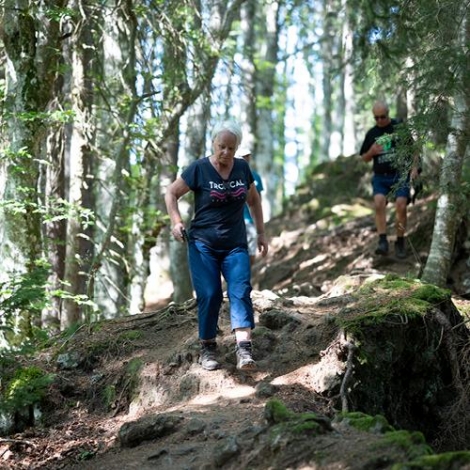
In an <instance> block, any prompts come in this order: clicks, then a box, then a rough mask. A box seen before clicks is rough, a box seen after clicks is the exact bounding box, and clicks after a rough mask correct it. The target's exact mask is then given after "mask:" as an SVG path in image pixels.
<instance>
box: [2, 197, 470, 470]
mask: <svg viewBox="0 0 470 470" xmlns="http://www.w3.org/2000/svg"><path fill="white" fill-rule="evenodd" d="M361 204H362V205H361ZM358 206H360V207H362V209H361V210H360V211H359V208H358ZM369 206H370V202H369V201H366V200H362V201H360V200H355V201H354V203H351V204H349V205H347V206H346V205H345V204H344V203H341V204H338V207H336V206H335V207H336V211H337V214H341V211H349V212H350V211H359V212H361V213H362V215H360V216H359V215H358V216H357V217H354V218H353V219H352V220H349V221H346V222H345V223H339V224H338V223H337V221H333V220H332V219H331V220H325V219H320V220H315V216H314V215H312V213H311V212H310V211H309V210H307V209H306V207H305V206H304V205H302V204H299V205H298V206H296V207H295V210H291V211H290V212H288V213H286V214H285V215H284V216H282V217H280V218H278V219H274V220H272V221H270V222H269V223H268V224H267V231H268V234H269V237H270V242H271V243H270V253H269V255H268V257H267V258H266V259H263V260H258V261H257V263H256V264H255V266H254V273H253V285H254V291H253V294H252V297H253V304H254V307H255V314H256V319H257V327H256V329H255V330H254V341H255V343H254V344H255V358H256V359H257V363H258V366H259V368H258V370H257V371H256V372H254V373H252V374H251V375H248V374H243V373H240V372H239V371H237V370H236V368H235V353H234V338H233V336H232V334H231V332H230V326H229V323H228V314H227V308H228V305H227V301H226V300H225V302H224V305H223V310H222V312H221V321H220V328H221V332H220V336H219V337H218V344H219V356H220V359H221V362H222V365H223V367H222V368H221V369H220V370H217V371H211V372H209V371H205V370H203V369H202V368H201V367H200V366H199V364H198V350H199V345H198V341H197V318H196V306H195V302H194V300H189V301H188V302H186V303H185V304H181V305H172V304H167V305H166V306H165V307H163V308H158V309H154V308H152V306H148V311H147V312H146V313H143V314H141V315H136V316H132V317H124V318H121V319H117V320H113V321H106V322H103V323H102V324H100V325H99V327H96V328H92V329H90V330H88V328H87V327H82V328H81V329H80V330H79V331H77V332H76V333H75V334H74V335H73V336H72V337H70V338H65V339H64V338H58V339H57V342H56V344H54V345H53V347H51V348H50V349H49V350H46V351H44V352H43V353H41V354H40V355H38V356H37V357H36V358H35V362H36V363H37V364H38V365H40V366H41V367H43V368H45V369H46V370H50V371H51V372H52V373H54V374H57V380H56V381H55V383H54V386H53V389H52V390H51V391H50V394H49V396H48V404H49V409H47V410H44V413H45V420H44V425H43V426H36V427H34V428H30V429H28V430H26V431H25V432H22V433H18V434H17V435H14V436H12V439H13V440H14V441H15V442H6V441H5V442H1V441H0V468H15V469H29V470H31V469H48V470H58V469H107V470H108V469H120V470H123V469H126V470H127V469H134V468H135V469H137V468H138V469H140V470H146V469H154V468H159V469H163V470H166V469H168V470H169V469H194V470H196V469H211V468H226V469H231V468H260V469H261V468H267V467H266V466H265V464H266V462H263V459H264V458H266V456H267V455H268V454H269V455H270V456H271V457H270V458H271V461H270V467H269V468H275V469H277V468H279V469H284V468H297V467H296V466H295V462H296V461H297V460H296V459H298V457H299V455H300V454H302V452H303V453H305V454H307V453H308V452H311V451H312V449H311V446H312V443H311V441H308V440H307V441H300V440H299V441H296V442H295V443H292V442H290V443H287V442H282V440H281V441H279V442H278V444H277V445H278V446H279V452H278V453H277V454H276V457H275V458H274V457H273V456H272V453H273V449H271V448H269V449H268V447H269V446H268V445H267V444H266V442H265V441H263V439H264V437H263V436H264V435H263V432H262V431H263V429H264V426H265V424H266V420H267V419H269V417H268V416H267V415H266V413H267V411H266V404H267V403H268V401H269V400H270V399H271V398H273V397H275V398H278V399H279V400H281V401H282V402H283V403H284V404H285V405H286V406H287V407H288V408H289V410H291V411H293V412H295V413H305V412H315V413H317V414H318V416H320V417H325V421H324V423H320V428H321V427H322V426H324V433H323V434H321V435H320V436H319V437H317V438H316V440H315V446H317V447H316V450H315V452H318V453H320V454H322V455H323V464H322V466H321V467H316V468H321V469H323V470H338V469H365V468H389V464H390V465H391V463H393V462H399V461H401V460H403V459H404V458H405V457H406V456H405V454H406V452H405V451H404V450H403V449H402V450H400V449H397V448H396V447H394V446H388V447H385V448H384V447H380V445H379V441H380V439H381V437H380V435H374V434H370V433H363V432H360V431H357V430H356V431H354V430H352V429H351V428H350V427H347V426H344V425H343V424H342V423H331V422H330V417H331V416H332V412H333V410H332V409H331V400H330V398H331V397H325V396H322V395H321V394H318V393H317V392H316V391H315V390H316V389H318V383H316V384H315V383H314V382H315V380H317V381H318V378H314V377H312V373H311V368H312V365H314V364H317V363H318V362H319V360H320V358H321V357H324V353H325V350H326V348H328V347H329V345H330V344H331V342H332V337H331V335H332V327H331V321H330V318H331V316H332V315H333V314H334V313H335V312H336V311H337V310H338V309H339V308H340V307H341V306H342V305H341V302H343V301H344V302H346V303H347V302H348V294H349V293H350V292H353V291H354V290H355V289H357V288H358V287H359V286H360V285H362V284H363V283H364V282H365V281H367V280H370V279H374V278H379V277H380V276H383V275H385V274H390V273H392V274H397V275H399V276H406V277H417V276H418V275H419V273H420V272H421V270H422V267H423V262H424V260H425V257H426V256H427V251H428V249H429V245H430V241H431V240H430V234H431V232H432V226H433V217H434V214H433V210H432V207H433V204H432V198H428V199H424V198H423V199H421V200H419V201H418V202H417V204H415V205H413V206H410V208H409V209H410V210H409V229H408V250H409V256H408V257H407V258H406V259H405V260H397V259H396V258H395V257H394V256H393V254H391V255H389V256H386V257H378V256H376V255H375V254H374V250H375V244H376V234H375V232H374V230H373V217H372V213H371V211H370V207H369ZM333 222H334V223H333ZM392 227H393V213H391V214H390V228H392ZM391 240H392V241H393V237H391ZM392 253H393V251H392ZM459 266H461V263H460V264H459V262H457V263H456V265H455V270H454V271H453V272H452V273H451V277H450V278H451V279H452V282H453V285H454V286H456V287H458V286H459V282H460V279H461V268H459ZM342 299H343V300H342ZM338 302H339V304H338ZM162 303H163V304H164V303H165V299H162V300H161V302H160V305H161V304H162ZM454 303H455V304H456V305H457V307H458V308H459V309H460V310H461V311H462V312H466V314H467V315H468V312H469V309H470V302H468V301H467V300H465V299H464V298H461V297H459V296H458V295H456V296H454ZM65 351H67V352H66V353H65ZM58 353H64V354H65V356H66V357H65V358H64V357H62V359H63V360H62V362H61V364H60V365H58V361H57V354H58ZM64 354H62V355H64ZM331 367H332V368H333V369H334V367H335V364H331ZM126 423H128V424H126ZM129 423H132V428H131V429H128V426H129ZM126 429H127V432H126ZM149 432H150V435H151V436H154V437H153V438H152V439H149V440H145V439H143V440H142V439H141V437H142V435H144V434H145V433H149ZM137 442H140V443H139V445H137ZM294 444H295V445H294ZM378 449H381V450H378ZM237 456H242V457H238V458H237ZM380 462H382V463H381V464H380ZM387 462H388V463H387ZM456 468H460V467H456ZM461 468H465V467H463V466H462V467H461Z"/></svg>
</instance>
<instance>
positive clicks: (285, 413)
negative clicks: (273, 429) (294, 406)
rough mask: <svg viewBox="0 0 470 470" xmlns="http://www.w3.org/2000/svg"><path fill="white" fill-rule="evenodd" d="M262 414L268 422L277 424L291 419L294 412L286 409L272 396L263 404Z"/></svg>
mask: <svg viewBox="0 0 470 470" xmlns="http://www.w3.org/2000/svg"><path fill="white" fill-rule="evenodd" d="M264 416H265V418H266V421H267V422H268V423H269V424H277V423H283V422H285V421H288V420H290V419H292V418H293V417H294V416H295V413H293V412H292V411H290V410H288V409H287V408H286V406H285V405H284V403H282V401H280V400H278V399H276V398H272V399H271V400H268V402H267V403H266V405H265V408H264Z"/></svg>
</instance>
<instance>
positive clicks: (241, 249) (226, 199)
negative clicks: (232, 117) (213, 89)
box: [165, 121, 268, 370]
mask: <svg viewBox="0 0 470 470" xmlns="http://www.w3.org/2000/svg"><path fill="white" fill-rule="evenodd" d="M241 140H242V131H241V128H240V126H239V125H238V124H237V123H236V122H233V121H225V122H223V123H220V124H218V125H217V126H216V127H215V128H214V129H213V132H212V145H213V153H212V155H210V156H209V157H206V158H201V159H199V160H196V161H194V162H192V163H191V164H190V165H189V166H188V167H187V168H185V169H184V171H183V172H182V174H181V176H179V177H177V178H176V180H175V181H173V183H171V184H170V185H169V187H168V189H167V191H166V194H165V204H166V207H167V211H168V215H169V216H170V220H171V232H172V234H173V236H174V238H175V239H176V240H178V241H181V242H184V241H185V239H186V236H185V234H186V228H185V224H184V223H183V220H182V217H181V214H180V211H179V208H178V200H179V198H181V197H182V196H183V195H184V194H186V193H188V192H189V191H193V193H194V216H193V219H192V220H191V223H190V227H189V229H188V230H187V241H188V259H189V268H190V272H191V280H192V283H193V287H194V290H195V292H196V300H197V307H198V329H199V339H200V342H201V355H200V359H199V362H200V364H201V365H202V367H203V368H204V369H207V370H215V369H218V368H219V367H220V364H219V362H218V361H217V355H216V351H217V343H216V334H217V322H218V318H219V311H220V307H221V305H222V301H223V291H222V279H221V275H222V276H223V277H224V279H225V281H226V282H227V295H228V299H229V303H230V321H231V327H232V331H233V332H234V333H235V340H236V356H237V368H238V369H243V370H254V369H256V362H255V361H254V359H253V347H252V339H251V330H252V329H253V328H254V327H255V322H254V311H253V305H252V301H251V290H252V287H251V269H250V256H249V254H248V246H247V238H246V228H245V222H244V219H243V211H244V208H245V204H246V203H247V204H248V205H249V207H250V212H251V215H252V217H253V220H254V224H255V227H256V231H257V246H258V249H259V250H260V252H261V254H262V256H266V254H267V253H268V242H267V239H266V236H265V233H264V222H263V209H262V207H261V201H260V197H259V193H258V191H257V190H256V187H255V184H254V178H253V174H252V172H251V170H250V167H249V165H248V163H246V162H245V161H244V160H243V159H239V158H235V153H236V151H237V149H238V147H239V145H240V143H241Z"/></svg>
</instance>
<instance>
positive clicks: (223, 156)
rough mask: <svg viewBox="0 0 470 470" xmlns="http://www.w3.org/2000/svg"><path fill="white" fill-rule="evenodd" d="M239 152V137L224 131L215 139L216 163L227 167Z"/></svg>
mask: <svg viewBox="0 0 470 470" xmlns="http://www.w3.org/2000/svg"><path fill="white" fill-rule="evenodd" d="M236 151H237V137H236V136H235V135H234V134H232V133H231V132H229V131H222V132H221V133H220V134H219V135H218V136H217V137H216V138H215V139H214V157H215V159H216V161H217V162H218V163H219V164H220V165H222V166H226V165H229V164H231V163H232V161H233V159H234V157H235V152H236Z"/></svg>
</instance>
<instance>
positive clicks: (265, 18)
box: [0, 0, 470, 350]
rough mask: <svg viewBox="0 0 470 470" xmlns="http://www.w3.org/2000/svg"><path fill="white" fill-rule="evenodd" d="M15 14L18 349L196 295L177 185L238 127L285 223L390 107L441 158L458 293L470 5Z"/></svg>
mask: <svg viewBox="0 0 470 470" xmlns="http://www.w3.org/2000/svg"><path fill="white" fill-rule="evenodd" d="M1 15H2V18H1V20H2V21H1V24H2V27H1V31H0V37H1V43H0V80H1V82H0V84H1V87H0V91H1V95H0V98H1V101H0V102H1V108H0V113H1V141H0V150H1V160H0V220H1V223H0V250H1V251H0V257H1V260H2V268H1V273H0V275H1V277H0V289H1V290H0V313H1V325H0V340H1V344H0V347H1V348H2V349H5V350H8V349H14V348H19V347H21V346H22V345H24V344H26V343H28V341H29V340H31V339H33V338H35V337H37V336H40V335H44V334H45V335H47V334H50V333H55V332H57V331H59V330H64V329H67V328H73V327H76V325H78V324H80V323H82V322H93V321H96V320H99V319H106V318H116V317H119V316H124V315H128V314H135V313H138V312H141V311H143V309H144V308H145V302H146V298H147V297H148V291H149V290H150V291H153V290H155V289H157V290H158V289H159V288H163V286H164V285H165V284H166V283H168V282H171V286H172V289H173V293H172V297H173V299H174V300H175V301H176V302H179V301H183V300H187V299H188V298H190V297H191V296H192V292H191V287H190V282H189V279H188V272H187V269H184V266H185V263H186V253H185V248H184V246H182V245H180V244H176V243H172V242H171V241H170V240H169V231H168V228H167V224H168V221H167V218H166V215H165V213H164V209H163V199H162V193H163V192H164V190H165V188H166V185H167V184H168V183H169V182H170V181H171V180H172V179H173V178H174V177H175V175H176V174H177V172H178V171H179V169H181V168H182V167H183V166H184V165H186V164H188V163H189V162H190V161H191V160H194V159H196V158H200V157H202V156H205V155H208V154H209V153H210V141H209V139H208V135H209V134H210V130H211V128H212V126H213V125H214V123H215V122H216V121H218V120H220V119H224V118H234V119H237V120H239V121H240V122H241V123H242V126H243V130H244V136H245V137H244V145H246V146H249V147H250V148H251V149H252V151H253V155H254V158H253V165H254V167H255V168H256V169H257V170H258V171H259V173H260V174H261V175H262V178H263V182H264V186H265V188H266V190H265V192H264V194H263V204H264V209H265V215H266V219H271V218H273V217H275V216H276V215H278V214H280V213H281V212H282V211H283V210H284V209H285V208H286V207H285V205H286V201H287V200H288V196H290V195H292V193H294V192H295V191H297V188H298V187H299V185H300V184H301V183H303V184H309V181H308V179H307V178H308V175H310V174H311V170H312V168H315V167H316V166H317V165H319V164H321V163H322V162H325V161H328V160H331V159H336V158H338V157H339V156H344V157H347V158H358V157H357V155H356V153H357V149H358V147H359V145H360V142H361V140H362V137H363V134H364V132H365V130H366V129H367V128H368V127H370V126H371V125H372V124H373V123H372V122H371V118H372V115H371V111H370V108H371V105H372V103H373V102H374V101H375V100H376V99H377V98H380V99H385V100H386V101H388V102H389V104H390V106H391V108H392V114H393V115H395V116H397V117H399V118H401V119H403V120H405V121H406V122H407V124H408V125H409V127H410V129H411V130H412V132H413V135H414V137H415V140H416V145H417V148H418V149H419V151H420V154H421V155H422V158H423V164H424V166H425V167H426V165H427V166H428V167H432V168H434V167H437V171H436V172H434V173H432V180H429V181H428V184H429V185H430V186H432V187H433V190H434V191H435V192H436V193H437V210H436V216H435V222H434V228H433V236H432V244H431V248H430V251H429V256H428V258H427V261H426V264H425V266H424V269H423V272H422V279H423V280H425V281H427V282H431V283H433V284H436V285H438V286H445V285H446V282H447V276H448V273H449V269H450V266H451V264H452V261H453V258H454V255H455V253H454V250H455V239H456V234H457V233H458V231H459V230H460V232H459V234H460V237H463V239H464V240H467V243H468V239H469V234H468V229H467V228H466V227H467V225H465V222H466V217H467V215H468V209H467V208H468V182H469V179H470V173H469V167H468V142H469V136H468V129H469V128H470V126H469V118H470V112H469V99H470V98H469V97H470V93H469V91H470V83H469V80H470V73H469V72H470V63H469V60H470V55H469V53H468V52H469V51H468V45H469V44H470V25H469V21H468V16H469V12H468V5H467V4H466V3H465V2H459V1H457V0H453V1H452V0H450V1H448V2H446V4H445V5H442V3H441V2H439V1H437V0H436V1H425V0H419V1H416V2H405V1H389V0H380V1H377V2H373V4H371V3H369V2H361V1H356V0H323V1H307V2H305V1H302V2H300V1H299V2H297V1H259V2H254V1H242V0H233V1H230V2H219V1H215V0H214V1H211V0H208V1H186V0H184V1H146V2H145V1H144V2H133V1H131V0H128V1H114V2H108V1H101V2H96V1H88V0H85V1H65V0H61V1H54V2H52V1H27V0H17V1H13V0H4V1H3V2H2V3H1ZM326 178H328V175H327V176H326ZM311 184H314V183H313V182H311ZM187 202H188V204H187V205H186V211H185V216H186V217H187V218H188V219H190V217H191V213H190V206H191V205H190V201H189V200H188V201H187ZM322 204H324V205H325V207H326V206H328V204H329V202H328V201H322ZM462 230H463V234H462V233H461V232H462ZM468 264H469V263H468ZM469 269H470V268H469ZM149 274H152V275H151V276H150V278H149ZM467 277H468V278H470V276H467ZM149 279H150V282H149ZM463 284H464V285H467V286H468V288H469V290H470V279H467V280H466V281H465V280H464V282H463Z"/></svg>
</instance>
